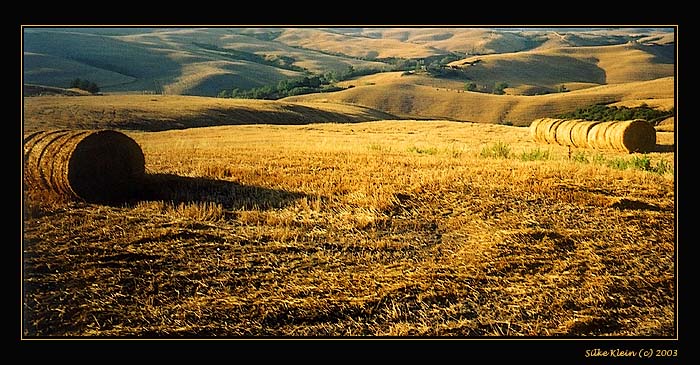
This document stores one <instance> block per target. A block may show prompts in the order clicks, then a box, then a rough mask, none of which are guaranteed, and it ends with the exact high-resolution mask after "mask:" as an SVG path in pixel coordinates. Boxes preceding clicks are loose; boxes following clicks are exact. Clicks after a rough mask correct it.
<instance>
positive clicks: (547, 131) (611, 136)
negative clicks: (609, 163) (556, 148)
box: [530, 118, 656, 153]
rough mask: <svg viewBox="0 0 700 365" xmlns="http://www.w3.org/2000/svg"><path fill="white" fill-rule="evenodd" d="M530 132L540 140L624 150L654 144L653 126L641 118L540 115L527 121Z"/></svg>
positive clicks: (645, 149) (644, 149)
mask: <svg viewBox="0 0 700 365" xmlns="http://www.w3.org/2000/svg"><path fill="white" fill-rule="evenodd" d="M530 136H531V137H532V138H533V140H535V142H540V143H551V144H558V145H562V146H570V147H579V148H586V147H588V148H596V149H612V150H617V151H622V152H627V153H632V152H642V153H644V152H650V151H652V150H653V149H654V147H655V146H656V130H655V129H654V127H653V126H652V125H651V124H650V123H648V122H646V121H644V120H642V119H635V120H627V121H612V122H598V121H583V120H578V119H575V120H565V119H553V118H542V119H537V120H535V121H533V122H532V124H530Z"/></svg>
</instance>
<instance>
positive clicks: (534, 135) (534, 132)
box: [530, 118, 547, 142]
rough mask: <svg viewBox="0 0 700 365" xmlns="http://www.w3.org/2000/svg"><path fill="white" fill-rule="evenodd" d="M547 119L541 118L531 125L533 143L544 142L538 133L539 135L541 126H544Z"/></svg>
mask: <svg viewBox="0 0 700 365" xmlns="http://www.w3.org/2000/svg"><path fill="white" fill-rule="evenodd" d="M546 119H547V118H539V119H535V120H533V121H532V123H530V137H531V138H532V140H533V141H535V142H543V141H540V140H539V137H538V133H539V126H540V124H542V123H543V122H544V121H545V120H546Z"/></svg>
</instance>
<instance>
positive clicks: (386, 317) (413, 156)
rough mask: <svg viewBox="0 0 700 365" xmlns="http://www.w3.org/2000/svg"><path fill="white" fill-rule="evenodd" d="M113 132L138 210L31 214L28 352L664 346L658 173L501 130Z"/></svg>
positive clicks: (38, 201) (668, 266) (419, 126)
mask: <svg viewBox="0 0 700 365" xmlns="http://www.w3.org/2000/svg"><path fill="white" fill-rule="evenodd" d="M64 99H69V98H64ZM73 99H75V98H73ZM76 100H79V99H76ZM128 133H129V134H130V135H131V136H132V137H133V138H134V139H136V141H138V143H139V144H140V145H141V146H142V149H143V151H144V154H145V156H146V164H147V166H146V167H147V171H148V172H149V178H148V179H147V181H146V182H145V185H144V186H143V187H142V188H143V192H142V196H141V199H140V200H139V201H138V202H134V203H131V204H125V205H122V206H103V205H93V204H85V203H79V202H72V203H67V202H61V201H56V200H51V199H48V198H47V197H46V196H42V195H32V194H30V195H29V196H28V200H26V206H25V207H26V211H25V220H24V229H25V231H24V246H23V247H24V251H23V255H24V256H23V258H24V264H23V266H22V267H23V269H24V274H25V276H24V282H23V284H24V286H23V289H24V291H23V293H24V301H23V302H24V303H25V305H24V306H23V319H24V321H23V328H22V331H23V332H22V333H23V335H24V336H35V335H41V336H64V335H69V336H85V335H89V336H130V335H136V336H161V337H162V336H166V337H169V336H173V337H178V336H194V337H197V336H246V335H247V336H270V335H272V336H304V335H306V336H347V335H350V336H357V335H360V336H363V335H364V336H381V335H389V336H455V335H456V336H504V335H505V336H545V337H546V336H559V335H564V336H574V337H578V336H657V337H658V336H673V335H674V332H675V329H674V318H675V317H674V303H675V296H674V293H675V283H676V280H675V278H674V231H673V227H674V222H675V218H674V181H673V174H672V172H669V173H666V174H664V175H657V174H653V173H649V172H643V171H639V170H625V171H619V170H614V169H611V168H609V167H607V166H606V165H600V164H598V163H593V162H588V163H579V162H574V161H571V160H568V159H567V151H566V148H565V147H561V146H553V145H538V144H535V143H533V142H531V140H530V137H529V134H528V130H527V129H526V128H518V127H508V126H498V125H480V124H470V123H450V122H439V121H435V122H425V121H422V122H411V121H388V122H387V121H382V122H371V123H360V124H352V125H348V124H323V125H306V126H270V125H267V126H261V125H248V126H220V127H209V128H196V129H188V130H177V131H165V132H128ZM497 141H498V142H502V143H505V144H506V145H507V146H509V147H510V153H511V157H509V158H486V157H481V155H480V152H481V151H482V150H483V149H484V148H485V147H488V146H492V145H493V144H494V143H495V142H497ZM532 151H540V152H543V151H544V152H547V153H548V157H547V158H546V159H543V160H538V161H522V160H520V158H519V157H518V156H520V154H521V153H527V152H532ZM576 152H577V153H581V154H584V155H583V156H584V157H585V158H586V159H588V160H589V161H593V160H594V156H598V155H601V154H602V155H603V156H604V158H607V159H614V158H624V159H629V158H630V156H628V155H621V154H617V153H607V152H605V153H602V152H601V153H599V152H595V151H590V150H581V151H576ZM649 156H650V158H651V159H652V163H653V164H656V163H657V162H658V161H660V160H665V161H667V163H670V164H671V165H672V162H673V154H672V153H653V154H650V155H649Z"/></svg>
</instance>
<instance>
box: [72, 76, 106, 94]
mask: <svg viewBox="0 0 700 365" xmlns="http://www.w3.org/2000/svg"><path fill="white" fill-rule="evenodd" d="M68 88H69V89H80V90H85V91H87V92H90V93H91V94H97V93H98V92H100V88H99V87H98V86H97V84H96V83H94V82H92V81H90V80H84V79H79V78H76V79H74V80H73V81H71V83H70V85H69V86H68Z"/></svg>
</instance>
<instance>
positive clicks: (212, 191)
mask: <svg viewBox="0 0 700 365" xmlns="http://www.w3.org/2000/svg"><path fill="white" fill-rule="evenodd" d="M307 196H308V195H306V194H303V193H297V192H290V191H285V190H279V189H270V188H263V187H258V186H246V185H241V184H238V183H235V182H231V181H225V180H215V179H209V178H203V177H187V176H179V175H173V174H147V175H146V177H145V181H144V184H143V186H142V189H140V191H139V193H137V194H136V197H135V198H136V199H137V200H140V201H143V200H162V201H167V202H173V203H175V204H179V203H205V202H210V203H217V204H221V206H222V207H223V208H225V209H275V208H282V207H285V206H287V205H289V204H291V203H292V202H293V201H295V200H298V199H301V198H304V197H307Z"/></svg>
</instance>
